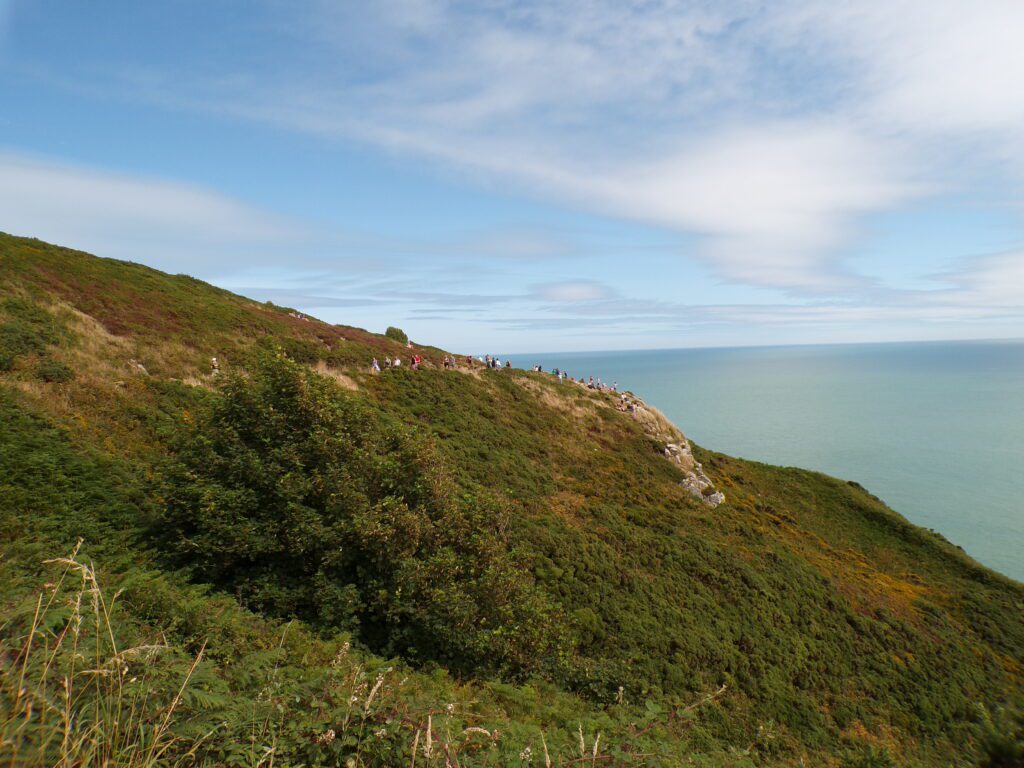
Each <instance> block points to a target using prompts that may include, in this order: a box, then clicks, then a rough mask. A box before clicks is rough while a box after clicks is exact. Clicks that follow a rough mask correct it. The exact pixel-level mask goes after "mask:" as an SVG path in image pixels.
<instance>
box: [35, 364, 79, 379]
mask: <svg viewBox="0 0 1024 768" xmlns="http://www.w3.org/2000/svg"><path fill="white" fill-rule="evenodd" d="M36 376H38V377H39V378H40V379H42V380H43V381H47V382H50V383H51V384H63V383H64V382H66V381H71V380H72V379H73V378H75V372H74V370H72V369H71V368H70V367H69V366H67V365H65V364H64V363H62V362H60V361H59V360H49V359H45V360H40V361H39V364H38V365H36Z"/></svg>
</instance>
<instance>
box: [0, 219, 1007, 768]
mask: <svg viewBox="0 0 1024 768" xmlns="http://www.w3.org/2000/svg"><path fill="white" fill-rule="evenodd" d="M389 330H390V329H389ZM388 336H390V334H388ZM416 351H417V353H418V354H421V355H423V357H424V365H423V369H422V370H420V371H411V370H408V369H407V368H405V367H403V368H402V369H399V370H391V371H385V372H384V373H382V374H380V375H371V374H370V373H369V371H368V366H367V363H368V361H369V359H370V358H371V357H372V356H375V355H377V356H382V355H391V356H395V355H401V354H404V353H405V352H404V349H403V346H402V343H401V342H400V341H399V340H397V339H393V338H388V337H387V336H378V335H375V334H370V333H367V332H365V331H361V330H359V329H353V328H345V327H339V326H330V325H326V324H324V323H320V322H319V321H316V320H312V319H310V320H304V319H302V318H297V317H295V316H293V315H291V314H289V313H288V311H287V310H282V309H279V308H276V307H273V306H268V305H264V304H257V303H254V302H250V301H248V300H246V299H243V298H241V297H237V296H233V295H231V294H229V293H227V292H224V291H220V290H218V289H215V288H212V287H210V286H207V285H205V284H203V283H200V282H198V281H195V280H193V279H191V278H187V277H183V276H177V277H174V276H168V275H163V274H161V273H159V272H156V271H153V270H148V269H145V268H143V267H140V266H138V265H131V264H124V263H119V262H114V261H109V260H103V259H96V258H94V257H91V256H87V255H85V254H81V253H78V252H74V251H68V250H65V249H61V248H57V247H55V246H50V245H46V244H43V243H40V242H38V241H32V240H24V239H19V238H13V237H9V236H3V235H0V368H2V369H3V373H0V764H7V763H12V764H13V763H20V764H25V765H52V764H57V763H59V762H60V761H61V760H63V761H64V763H65V764H67V765H86V764H108V765H112V766H135V765H139V766H141V765H147V766H150V765H152V766H158V765H159V766H165V765H167V766H170V765H188V764H206V765H250V766H255V765H270V764H274V765H339V766H341V765H365V766H369V765H382V766H383V765H402V766H409V765H411V764H412V760H413V754H414V753H415V755H416V763H415V764H416V765H417V766H426V765H438V766H440V765H455V764H456V763H457V764H458V765H460V766H478V765H495V766H497V765H522V764H528V763H530V762H531V761H532V763H533V764H535V765H546V764H547V763H548V761H550V764H552V765H570V764H577V765H585V764H589V765H689V764H694V765H704V766H709V767H715V766H747V765H798V764H801V762H802V763H803V764H806V765H832V766H841V765H849V766H876V765H877V766H888V765H896V766H943V768H945V766H949V765H956V766H968V765H970V766H977V765H988V766H1010V765H1019V758H1020V754H1021V751H1022V745H1024V733H1022V729H1021V727H1020V723H1021V722H1022V721H1021V719H1020V715H1019V714H1018V712H1019V709H1018V708H1015V706H1014V705H1017V706H1018V707H1019V705H1020V703H1021V699H1022V694H1024V666H1022V664H1024V617H1022V612H1021V608H1022V607H1024V588H1022V587H1021V585H1019V584H1016V583H1015V582H1012V581H1010V580H1008V579H1005V578H1003V577H1001V576H999V575H998V574H995V573H993V572H991V571H989V570H987V569H985V568H983V567H981V566H979V565H978V564H976V563H974V562H973V561H971V560H970V559H968V558H967V557H966V556H964V555H963V553H962V552H960V551H959V550H958V549H957V548H956V547H954V546H952V545H951V544H949V543H948V542H946V541H945V540H944V539H942V538H941V537H940V536H938V535H936V534H933V533H930V532H928V531H926V530H923V529H921V528H918V527H916V526H913V525H911V524H910V523H908V522H907V521H906V520H904V519H903V518H902V517H900V516H899V515H898V514H896V513H895V512H893V511H892V510H889V509H888V508H887V507H885V505H884V504H882V503H881V502H880V501H879V500H878V499H876V498H874V497H872V496H871V495H870V494H869V493H867V492H866V491H864V490H863V489H861V488H860V487H859V486H856V485H855V484H849V483H845V482H841V481H838V480H834V479H832V478H828V477H825V476H823V475H820V474H817V473H812V472H806V471H802V470H796V469H782V468H778V467H770V466H766V465H762V464H757V463H753V462H746V461H740V460H737V459H733V458H730V457H727V456H723V455H720V454H716V453H712V452H708V451H703V450H701V449H699V448H696V447H695V449H694V450H695V453H696V454H697V458H698V459H699V460H700V461H702V462H703V463H704V466H705V469H706V471H707V473H708V474H709V476H710V477H711V478H712V479H713V480H714V482H715V485H716V486H717V487H719V488H722V489H723V490H724V491H725V493H726V495H727V497H728V503H727V504H724V505H722V506H720V507H718V508H716V509H710V508H709V507H707V506H705V505H703V504H702V503H701V502H700V501H699V500H697V499H694V498H693V497H691V496H690V495H689V493H688V492H686V491H685V489H683V488H682V487H681V484H680V482H679V481H680V476H679V471H678V469H677V468H676V467H675V466H674V465H673V464H672V463H671V462H669V461H667V460H666V459H665V458H664V457H663V449H664V440H665V434H668V433H669V432H670V431H671V427H669V426H668V425H661V427H659V428H658V429H654V430H652V428H651V426H650V424H648V423H644V422H641V421H639V420H637V419H635V418H634V417H633V416H631V415H630V414H628V413H622V412H619V411H617V410H615V409H614V408H613V407H611V403H610V402H609V400H608V399H607V398H606V397H605V396H603V395H601V394H597V393H592V392H588V391H587V390H585V389H582V388H578V387H573V386H570V385H565V384H563V385H559V384H557V383H555V382H554V381H553V380H552V379H551V378H550V377H547V376H544V375H539V374H528V373H525V372H521V371H504V370H502V371H485V370H481V369H466V368H462V369H460V370H457V371H444V370H441V369H440V368H441V367H440V364H439V362H440V361H439V355H441V354H443V353H441V352H440V351H438V350H433V349H423V348H421V347H417V350H416ZM214 356H216V357H217V358H218V360H219V361H220V363H221V366H222V371H223V372H222V373H220V374H219V375H216V376H215V375H213V373H212V371H211V367H210V358H211V357H214ZM58 371H66V373H55V372H58ZM58 380H59V381H62V383H61V384H60V385H59V386H54V385H53V384H52V383H50V382H56V381H58ZM79 540H81V543H80V545H78V546H77V547H76V542H78V541H79ZM69 552H73V554H72V555H71V556H67V553H69ZM46 561H51V562H49V563H47V562H46ZM65 680H66V681H67V683H65ZM1014 760H1017V761H1018V762H1014Z"/></svg>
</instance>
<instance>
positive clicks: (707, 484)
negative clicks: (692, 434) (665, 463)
mask: <svg viewBox="0 0 1024 768" xmlns="http://www.w3.org/2000/svg"><path fill="white" fill-rule="evenodd" d="M621 402H622V410H624V411H626V412H628V413H631V414H632V415H633V418H635V419H636V420H637V421H639V422H640V424H641V425H642V426H643V428H644V432H645V433H646V434H647V435H648V436H649V437H651V438H653V439H655V440H658V441H659V442H665V450H664V455H665V458H666V459H668V460H669V461H671V462H672V463H673V464H675V465H676V466H678V467H679V471H680V472H682V474H683V480H682V485H683V487H684V488H685V489H686V490H687V491H689V492H690V493H691V494H692V495H693V496H695V497H696V498H698V499H700V500H701V501H702V502H704V503H705V504H707V505H708V506H709V507H712V508H714V507H717V506H718V505H719V504H721V503H722V502H724V501H725V494H724V493H722V492H721V491H719V490H717V489H716V488H715V485H714V483H712V482H711V478H709V477H708V476H707V475H706V474H705V473H704V467H703V466H702V465H701V463H700V462H699V461H697V460H696V459H695V458H694V457H693V450H692V449H691V448H690V441H689V440H687V439H686V437H685V436H684V435H683V433H682V432H680V431H679V429H678V428H677V427H676V426H675V425H674V424H673V423H672V422H670V421H669V420H668V419H667V418H665V416H664V415H662V414H661V412H659V411H658V410H657V409H655V408H651V407H650V406H648V405H647V404H646V403H645V402H644V401H643V400H641V399H640V398H638V397H636V396H635V395H633V394H631V393H628V392H627V393H625V394H623V395H622V396H621Z"/></svg>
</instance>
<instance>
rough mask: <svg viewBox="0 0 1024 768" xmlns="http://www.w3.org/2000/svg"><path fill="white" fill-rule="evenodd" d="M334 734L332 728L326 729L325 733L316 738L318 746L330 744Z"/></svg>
mask: <svg viewBox="0 0 1024 768" xmlns="http://www.w3.org/2000/svg"><path fill="white" fill-rule="evenodd" d="M335 735H336V734H335V733H334V729H333V728H328V729H327V730H326V731H324V732H323V733H321V734H320V735H319V736H317V737H316V740H317V743H318V744H330V743H331V742H332V741H334V738H335Z"/></svg>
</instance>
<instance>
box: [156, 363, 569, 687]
mask: <svg viewBox="0 0 1024 768" xmlns="http://www.w3.org/2000/svg"><path fill="white" fill-rule="evenodd" d="M451 487H452V483H451V482H450V481H449V480H448V478H447V477H446V475H445V472H444V470H443V468H442V467H441V466H440V464H439V461H438V458H437V456H436V455H435V452H434V451H433V450H432V448H431V446H430V445H428V444H426V443H423V442H416V441H414V440H412V439H410V437H409V436H408V435H407V434H406V432H405V431H404V430H403V429H401V428H399V427H397V426H394V425H391V424H389V423H387V421H386V420H385V419H384V418H383V417H382V416H381V414H380V413H378V412H376V411H374V410H372V409H370V408H368V407H365V406H362V405H360V404H359V403H358V402H357V401H355V400H354V399H352V398H349V397H346V396H344V395H343V394H342V393H341V392H340V390H338V388H337V387H336V386H334V384H333V382H330V381H328V380H326V379H324V378H322V377H318V376H315V375H314V374H312V373H311V372H309V371H308V370H306V369H305V368H304V367H302V366H301V365H299V364H297V363H295V362H294V361H292V360H290V359H288V358H287V357H286V356H285V355H283V354H282V353H277V354H264V355H262V356H261V357H259V358H258V359H257V361H256V363H255V364H254V366H253V368H252V370H251V371H250V375H249V376H248V377H242V376H235V377H229V378H228V379H227V380H226V382H225V384H224V385H223V387H222V390H221V392H220V395H219V396H218V397H216V398H215V400H214V402H213V403H212V405H211V407H210V408H209V409H208V411H207V412H206V413H204V414H202V415H200V417H199V418H198V419H197V420H196V424H195V427H194V429H192V430H191V432H190V433H189V434H188V435H187V436H186V437H185V438H184V440H183V442H182V444H181V446H180V450H179V453H178V458H177V460H176V461H175V462H174V463H173V464H172V465H171V466H170V467H169V469H168V470H167V472H166V477H165V491H164V495H165V498H166V512H165V513H164V515H163V519H162V521H161V525H160V529H161V531H160V536H159V538H160V539H161V540H162V541H163V542H164V546H165V547H166V548H167V549H168V551H170V552H171V553H172V555H173V557H174V559H175V560H177V561H178V562H179V563H181V564H183V565H185V566H187V567H189V568H190V569H191V572H192V574H193V576H194V578H195V579H197V580H200V581H203V582H208V583H211V584H213V585H215V586H216V587H218V588H220V589H224V590H228V591H230V592H231V593H233V594H236V595H237V596H238V597H239V598H240V599H241V600H242V601H243V602H244V603H246V604H247V605H249V606H250V607H252V608H255V609H257V610H260V611H263V612H265V613H267V614H269V615H273V616H279V617H286V618H291V617H297V618H300V619H304V620H305V621H307V622H309V623H310V624H312V625H314V626H317V627H320V628H322V629H343V630H348V631H353V632H356V633H358V635H359V636H360V637H361V638H362V640H363V641H364V642H366V643H367V645H369V646H370V647H371V648H373V649H374V650H376V651H379V652H381V653H385V654H395V653H401V654H403V655H404V656H406V657H408V658H411V659H413V660H420V661H423V660H432V661H438V662H443V663H444V664H446V665H448V666H449V667H451V668H454V669H457V670H462V671H475V672H479V671H481V670H488V671H496V672H502V673H508V674H513V675H515V674H517V673H524V672H529V671H533V670H536V669H538V667H539V666H540V664H541V663H542V661H543V660H544V659H546V658H551V657H552V656H553V655H557V654H554V652H555V651H556V650H557V649H558V647H559V646H561V645H563V644H564V640H563V639H562V638H563V635H564V630H561V629H559V627H560V626H561V625H562V623H561V622H558V621H556V620H555V619H556V618H557V617H556V616H555V614H554V611H553V609H552V608H551V607H550V605H549V603H548V601H547V599H546V598H545V597H544V596H543V593H542V592H540V591H539V590H537V589H536V588H535V587H534V585H533V583H532V581H531V580H530V579H529V578H528V577H527V576H526V575H525V573H526V572H525V569H523V568H520V567H518V565H517V564H516V562H515V561H514V558H513V557H510V556H509V555H508V553H507V545H506V543H505V542H504V541H503V540H502V539H501V538H500V537H499V536H498V535H497V533H496V531H497V529H498V527H499V526H500V525H501V523H502V511H501V509H500V508H499V507H498V506H497V505H496V504H494V503H488V502H486V501H482V500H480V499H477V498H472V497H468V496H464V497H461V498H459V497H457V496H456V495H455V494H454V493H453V492H452V491H451V490H450V488H451Z"/></svg>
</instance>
